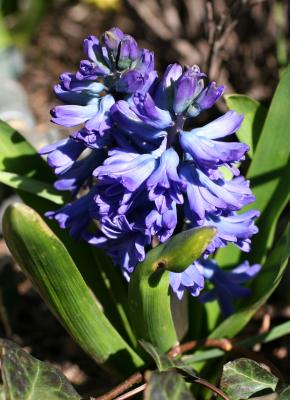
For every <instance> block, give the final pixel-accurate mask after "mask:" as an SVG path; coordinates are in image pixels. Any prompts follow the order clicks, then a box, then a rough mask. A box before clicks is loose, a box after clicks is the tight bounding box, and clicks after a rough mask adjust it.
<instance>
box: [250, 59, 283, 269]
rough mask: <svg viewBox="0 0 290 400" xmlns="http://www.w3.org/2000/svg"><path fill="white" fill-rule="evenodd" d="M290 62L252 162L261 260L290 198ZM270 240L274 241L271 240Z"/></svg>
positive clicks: (255, 242)
mask: <svg viewBox="0 0 290 400" xmlns="http://www.w3.org/2000/svg"><path fill="white" fill-rule="evenodd" d="M289 86H290V66H289V67H288V68H287V69H286V70H285V73H284V74H283V76H282V79H281V81H280V83H279V85H278V87H277V89H276V92H275V95H274V97H273V100H272V103H271V106H270V109H269V112H268V115H267V118H266V121H265V124H264V128H263V131H262V135H261V137H260V140H259V143H258V146H257V149H256V152H255V158H254V159H253V162H252V163H251V165H250V168H249V171H248V178H249V179H250V180H251V184H252V187H253V192H254V194H255V196H256V202H255V203H254V204H253V205H251V208H257V209H258V210H259V211H260V212H261V218H260V219H259V221H258V226H259V228H260V233H259V234H258V235H257V236H256V237H254V238H253V249H254V251H253V252H252V257H251V259H252V261H255V262H260V261H261V259H262V257H263V255H264V254H265V251H266V250H267V248H269V247H270V245H271V244H272V239H273V236H274V230H275V226H276V224H277V221H278V219H279V217H280V215H281V212H282V211H283V209H284V207H285V205H286V204H287V202H288V201H289V198H290V185H289V175H290V160H289V158H290V147H289V137H290V124H289V110H290V92H289ZM269 240H270V242H271V243H269Z"/></svg>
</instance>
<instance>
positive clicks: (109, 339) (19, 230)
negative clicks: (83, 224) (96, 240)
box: [3, 204, 143, 371]
mask: <svg viewBox="0 0 290 400" xmlns="http://www.w3.org/2000/svg"><path fill="white" fill-rule="evenodd" d="M3 232H4V238H5V240H6V243H7V245H8V247H9V249H10V251H11V253H12V254H13V256H14V257H15V259H16V261H17V262H18V264H19V265H20V266H21V268H22V270H23V271H24V272H25V273H26V274H27V275H28V277H29V278H30V279H31V281H32V282H33V284H34V286H35V287H36V289H37V290H38V291H39V293H40V294H41V296H42V297H43V298H44V300H45V301H46V302H47V304H48V305H49V306H50V308H51V310H52V311H53V312H54V314H55V315H56V316H57V318H58V319H59V320H60V321H61V322H62V324H63V325H64V327H65V328H66V329H67V330H68V332H69V333H70V334H71V335H72V337H73V338H74V339H75V340H76V342H77V343H78V344H79V345H80V346H81V347H82V349H83V350H84V351H85V352H87V354H89V355H90V356H91V357H92V358H93V359H94V360H95V361H96V362H98V363H107V364H110V365H111V366H117V367H119V368H120V370H122V369H124V370H125V369H127V370H128V371H133V370H134V369H135V368H136V367H139V366H141V365H142V364H143V361H142V360H141V359H140V358H139V356H138V355H137V354H136V353H135V352H134V351H133V350H132V349H131V348H130V346H129V345H128V344H127V343H126V342H125V341H124V340H123V339H122V337H121V336H120V335H119V333H118V332H117V331H116V330H115V329H114V328H113V326H112V325H111V323H110V322H109V321H108V319H107V318H106V317H105V316H104V314H103V312H102V310H101V308H100V306H99V304H97V302H96V300H95V299H94V297H93V295H92V293H91V291H90V290H89V288H88V287H87V286H86V284H85V282H84V280H83V278H82V276H81V274H80V273H79V271H78V269H77V267H76V266H75V264H74V262H73V260H72V258H71V257H70V254H69V253H68V252H67V250H66V248H65V247H64V246H63V244H62V242H61V241H60V240H59V239H58V238H57V237H56V236H55V235H54V233H53V232H52V231H51V230H50V229H49V227H48V226H47V225H46V224H45V222H44V221H43V220H42V219H41V217H40V216H39V215H38V214H37V213H36V212H35V211H34V210H32V209H31V208H29V207H27V206H25V205H24V204H14V205H13V206H10V207H8V208H7V209H6V212H5V214H4V218H3Z"/></svg>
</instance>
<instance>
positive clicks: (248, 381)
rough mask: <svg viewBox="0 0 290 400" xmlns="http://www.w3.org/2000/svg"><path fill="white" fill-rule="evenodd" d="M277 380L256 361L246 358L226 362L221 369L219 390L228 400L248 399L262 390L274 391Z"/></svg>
mask: <svg viewBox="0 0 290 400" xmlns="http://www.w3.org/2000/svg"><path fill="white" fill-rule="evenodd" d="M277 383H278V378H277V377H276V376H275V375H273V374H271V372H269V371H267V370H266V369H265V368H263V367H262V366H261V365H260V364H258V363H257V362H256V361H253V360H249V359H247V358H239V359H238V360H235V361H231V362H228V363H227V364H225V365H224V367H223V374H222V378H221V389H222V390H223V391H224V392H225V393H226V394H227V395H228V396H229V397H230V400H240V399H248V398H249V397H250V396H252V395H253V394H255V393H257V392H259V391H260V390H263V389H268V388H269V389H272V390H273V391H274V390H275V389H276V386H277Z"/></svg>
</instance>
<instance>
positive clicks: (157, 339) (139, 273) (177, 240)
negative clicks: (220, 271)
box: [129, 227, 216, 352]
mask: <svg viewBox="0 0 290 400" xmlns="http://www.w3.org/2000/svg"><path fill="white" fill-rule="evenodd" d="M215 232H216V230H215V229H214V228H210V227H208V228H197V229H190V230H188V231H185V232H182V233H180V234H178V235H176V236H173V237H172V238H171V239H170V240H168V241H167V242H166V243H164V244H162V245H159V246H157V247H155V248H154V249H153V250H151V251H150V252H149V253H148V254H147V256H146V259H145V260H144V261H143V262H142V263H140V264H139V265H138V266H137V268H136V269H135V271H134V272H133V274H132V277H131V280H130V284H129V307H130V317H131V321H132V325H133V327H134V330H135V332H136V336H137V338H138V339H144V340H146V341H148V342H150V343H152V344H153V345H154V346H156V347H157V348H158V349H159V350H160V351H161V352H166V351H168V350H169V349H170V348H171V347H173V346H174V345H175V344H176V343H177V342H178V340H177V335H176V331H175V327H174V323H173V319H172V315H171V306H170V291H169V271H175V272H181V271H183V270H185V269H186V268H187V267H188V266H189V265H190V264H191V263H192V262H193V261H194V260H196V259H197V258H198V257H200V255H201V254H202V253H203V251H204V250H205V249H206V247H207V246H208V244H209V243H210V241H211V240H212V238H213V237H214V235H215Z"/></svg>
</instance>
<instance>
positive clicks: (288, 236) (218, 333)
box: [209, 224, 290, 339]
mask: <svg viewBox="0 0 290 400" xmlns="http://www.w3.org/2000/svg"><path fill="white" fill-rule="evenodd" d="M289 255H290V224H289V225H288V226H287V228H286V230H285V232H284V234H283V236H282V237H281V239H280V241H279V242H278V244H277V245H276V246H275V248H274V250H273V251H272V253H271V254H270V256H269V257H268V258H267V261H266V263H265V265H264V266H263V269H262V271H261V272H260V274H259V275H258V276H257V277H256V279H255V281H254V285H253V286H252V288H253V296H252V299H251V301H250V303H249V305H248V306H246V307H244V308H243V309H241V310H238V311H236V312H235V314H233V315H231V316H230V317H229V318H227V319H226V320H225V321H224V322H222V323H221V324H220V325H219V326H218V327H217V328H216V329H215V330H214V331H213V332H212V333H211V335H210V336H209V337H210V338H213V339H216V338H222V337H227V338H232V337H234V336H235V335H236V334H237V333H239V332H240V331H241V329H243V328H244V326H245V325H246V324H247V323H248V322H249V320H250V319H251V318H252V316H253V315H254V314H255V313H256V311H257V310H258V309H259V308H260V307H261V306H262V305H263V304H264V303H265V302H266V301H267V299H268V298H269V297H270V296H271V294H272V293H273V292H274V290H275V289H276V287H277V286H278V284H279V283H280V281H281V279H282V276H283V273H284V270H285V268H286V267H287V262H288V258H289Z"/></svg>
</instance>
